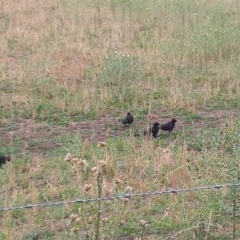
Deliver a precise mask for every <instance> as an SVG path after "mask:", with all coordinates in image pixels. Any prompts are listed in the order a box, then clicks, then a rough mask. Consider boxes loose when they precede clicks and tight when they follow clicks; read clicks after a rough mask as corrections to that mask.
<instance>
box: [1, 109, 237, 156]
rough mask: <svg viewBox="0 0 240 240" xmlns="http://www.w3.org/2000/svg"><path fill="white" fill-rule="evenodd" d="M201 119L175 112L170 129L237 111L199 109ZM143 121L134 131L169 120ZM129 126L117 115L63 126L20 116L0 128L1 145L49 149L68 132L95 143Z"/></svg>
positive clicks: (36, 150) (152, 117)
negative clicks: (190, 119) (13, 122)
mask: <svg viewBox="0 0 240 240" xmlns="http://www.w3.org/2000/svg"><path fill="white" fill-rule="evenodd" d="M198 114H199V115H200V116H201V117H203V118H202V119H199V120H193V121H186V120H184V119H183V118H181V117H178V116H175V117H176V118H177V120H178V123H177V124H176V128H175V129H174V132H177V131H180V130H181V129H182V128H184V127H185V126H189V125H190V124H191V126H192V128H193V130H192V134H193V135H194V133H195V132H196V131H199V130H201V129H203V128H206V127H207V126H208V123H207V121H206V119H208V121H210V122H211V123H212V124H213V126H216V127H217V126H220V125H221V124H222V123H223V122H224V121H225V119H226V118H230V119H235V118H236V117H237V116H239V114H240V111H237V110H234V111H233V110H229V111H227V110H219V111H212V112H203V111H202V112H199V113H198ZM146 119H147V121H144V120H136V122H135V123H134V132H139V133H140V135H141V134H142V132H143V130H144V129H145V128H148V127H149V126H151V125H152V123H153V122H155V121H158V122H159V123H160V124H162V123H165V122H167V121H169V118H162V117H159V116H158V115H149V116H147V117H146ZM129 129H131V127H125V128H124V127H123V125H122V123H121V119H120V118H117V117H104V118H101V119H97V120H88V121H84V122H69V124H68V125H67V126H61V125H48V124H46V123H37V122H35V121H34V120H32V119H30V120H22V121H21V122H19V123H17V124H16V125H15V126H14V129H13V130H11V131H9V130H8V128H7V127H2V128H0V134H1V146H2V147H4V146H7V145H11V144H12V145H14V144H18V145H20V149H21V151H26V150H27V151H29V152H30V153H49V152H51V150H53V149H56V148H60V147H61V145H59V144H58V143H56V142H55V141H56V137H57V136H64V135H67V134H71V133H73V134H74V133H79V134H80V136H81V138H82V141H87V142H89V143H96V142H99V141H105V140H106V139H107V138H114V137H118V136H122V135H124V134H125V132H126V131H129Z"/></svg>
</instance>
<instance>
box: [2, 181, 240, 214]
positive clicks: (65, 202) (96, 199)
mask: <svg viewBox="0 0 240 240" xmlns="http://www.w3.org/2000/svg"><path fill="white" fill-rule="evenodd" d="M233 187H240V182H239V183H228V184H216V185H211V186H202V187H195V188H185V189H184V188H183V189H168V190H163V191H155V192H145V193H126V194H122V195H117V196H108V197H98V198H87V199H81V198H77V199H75V200H69V201H59V202H47V203H37V204H27V205H23V206H13V207H6V208H0V211H12V210H16V209H26V208H37V207H51V206H58V205H64V204H73V203H82V204H84V203H89V202H97V201H108V200H115V199H123V198H128V199H130V198H132V197H144V196H145V197H146V196H154V195H162V194H171V193H174V194H177V193H186V192H192V191H206V190H214V189H216V190H218V189H221V188H233Z"/></svg>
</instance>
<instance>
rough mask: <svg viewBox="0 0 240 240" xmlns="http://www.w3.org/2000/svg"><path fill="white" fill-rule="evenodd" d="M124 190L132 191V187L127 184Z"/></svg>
mask: <svg viewBox="0 0 240 240" xmlns="http://www.w3.org/2000/svg"><path fill="white" fill-rule="evenodd" d="M125 190H126V191H127V192H132V190H133V188H132V187H131V186H127V187H126V188H125Z"/></svg>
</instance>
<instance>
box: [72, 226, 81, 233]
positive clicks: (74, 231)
mask: <svg viewBox="0 0 240 240" xmlns="http://www.w3.org/2000/svg"><path fill="white" fill-rule="evenodd" d="M78 230H79V228H77V227H73V228H72V229H71V232H72V233H76V232H77V231H78Z"/></svg>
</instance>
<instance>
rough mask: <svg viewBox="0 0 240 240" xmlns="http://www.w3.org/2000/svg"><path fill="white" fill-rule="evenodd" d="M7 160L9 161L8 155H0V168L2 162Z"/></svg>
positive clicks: (4, 162)
mask: <svg viewBox="0 0 240 240" xmlns="http://www.w3.org/2000/svg"><path fill="white" fill-rule="evenodd" d="M7 161H9V162H10V161H11V157H10V156H0V168H1V167H2V164H6V162H7Z"/></svg>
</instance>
